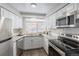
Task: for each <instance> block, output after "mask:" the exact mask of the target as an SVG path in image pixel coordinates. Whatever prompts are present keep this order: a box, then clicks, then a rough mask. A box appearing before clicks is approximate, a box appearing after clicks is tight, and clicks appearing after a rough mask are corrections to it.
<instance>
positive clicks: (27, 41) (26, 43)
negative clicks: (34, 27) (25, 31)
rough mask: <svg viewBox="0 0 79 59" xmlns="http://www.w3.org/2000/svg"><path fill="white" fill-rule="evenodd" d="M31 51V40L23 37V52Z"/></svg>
mask: <svg viewBox="0 0 79 59" xmlns="http://www.w3.org/2000/svg"><path fill="white" fill-rule="evenodd" d="M27 49H31V38H30V37H24V50H27Z"/></svg>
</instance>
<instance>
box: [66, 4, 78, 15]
mask: <svg viewBox="0 0 79 59" xmlns="http://www.w3.org/2000/svg"><path fill="white" fill-rule="evenodd" d="M65 8H66V16H69V15H72V14H74V13H75V11H76V10H77V6H76V4H74V3H72V4H69V5H67V6H66V7H65Z"/></svg>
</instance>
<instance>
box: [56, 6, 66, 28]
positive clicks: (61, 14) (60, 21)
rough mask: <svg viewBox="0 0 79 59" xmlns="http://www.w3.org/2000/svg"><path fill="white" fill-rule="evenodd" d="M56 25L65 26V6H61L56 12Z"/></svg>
mask: <svg viewBox="0 0 79 59" xmlns="http://www.w3.org/2000/svg"><path fill="white" fill-rule="evenodd" d="M55 18H56V27H59V26H60V27H64V26H65V27H66V25H67V20H66V19H67V17H66V8H65V7H64V8H62V9H61V10H59V11H58V12H57V13H56V16H55Z"/></svg>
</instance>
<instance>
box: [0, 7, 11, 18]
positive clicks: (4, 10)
mask: <svg viewBox="0 0 79 59" xmlns="http://www.w3.org/2000/svg"><path fill="white" fill-rule="evenodd" d="M1 16H2V17H5V18H9V19H12V13H11V12H10V11H7V10H6V9H3V8H1Z"/></svg>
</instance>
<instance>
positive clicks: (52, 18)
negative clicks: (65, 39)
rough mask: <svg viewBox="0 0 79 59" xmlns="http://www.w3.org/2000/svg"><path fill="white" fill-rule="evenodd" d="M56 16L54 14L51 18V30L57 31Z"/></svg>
mask: <svg viewBox="0 0 79 59" xmlns="http://www.w3.org/2000/svg"><path fill="white" fill-rule="evenodd" d="M55 16H56V14H53V15H51V16H50V24H51V29H55V28H56V18H55Z"/></svg>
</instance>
